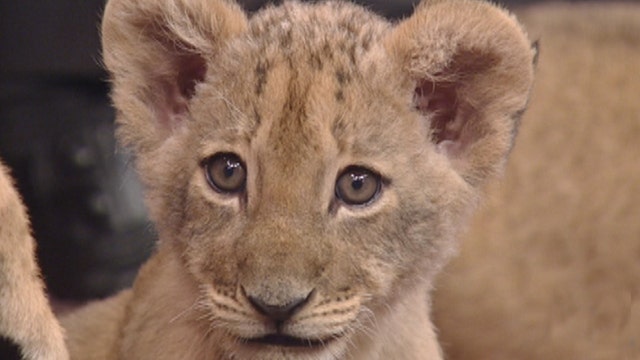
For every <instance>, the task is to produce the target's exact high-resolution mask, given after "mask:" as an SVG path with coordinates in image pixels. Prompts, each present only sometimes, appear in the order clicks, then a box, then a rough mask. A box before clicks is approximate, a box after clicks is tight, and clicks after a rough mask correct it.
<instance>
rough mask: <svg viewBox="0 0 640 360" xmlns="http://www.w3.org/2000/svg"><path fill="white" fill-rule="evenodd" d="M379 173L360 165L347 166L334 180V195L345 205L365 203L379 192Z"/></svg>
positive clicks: (380, 183)
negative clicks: (335, 180)
mask: <svg viewBox="0 0 640 360" xmlns="http://www.w3.org/2000/svg"><path fill="white" fill-rule="evenodd" d="M381 185H382V180H381V179H380V175H378V174H376V173H374V172H373V171H371V170H367V169H365V168H362V167H357V166H351V167H349V168H347V169H346V170H345V171H344V172H343V173H342V174H341V175H340V176H339V177H338V181H337V182H336V196H337V197H338V199H340V200H341V201H343V202H344V203H345V204H347V205H365V204H368V203H370V202H371V201H373V200H374V199H375V198H376V196H377V195H378V194H379V193H380V188H381Z"/></svg>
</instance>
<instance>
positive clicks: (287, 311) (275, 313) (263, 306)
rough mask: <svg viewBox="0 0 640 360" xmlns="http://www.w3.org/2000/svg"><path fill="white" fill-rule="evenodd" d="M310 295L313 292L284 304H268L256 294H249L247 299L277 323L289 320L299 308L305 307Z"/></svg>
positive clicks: (261, 312)
mask: <svg viewBox="0 0 640 360" xmlns="http://www.w3.org/2000/svg"><path fill="white" fill-rule="evenodd" d="M310 297H311V293H310V294H309V295H307V296H306V297H303V298H296V299H293V300H291V301H289V302H287V303H286V304H284V305H273V304H268V303H266V302H265V301H264V300H262V299H260V298H259V297H255V296H247V299H248V300H249V302H250V303H251V305H253V307H254V308H255V309H256V310H257V311H258V312H259V313H260V314H262V315H264V316H266V317H268V318H269V319H271V320H272V321H274V322H276V323H282V322H285V321H287V320H289V319H290V318H291V317H292V316H293V315H294V314H295V313H296V312H298V310H300V309H301V308H302V307H304V305H305V304H306V303H307V302H308V301H309V298H310Z"/></svg>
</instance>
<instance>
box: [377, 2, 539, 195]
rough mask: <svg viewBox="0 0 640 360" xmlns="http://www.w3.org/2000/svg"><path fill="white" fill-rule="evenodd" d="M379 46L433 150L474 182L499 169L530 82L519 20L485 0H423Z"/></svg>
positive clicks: (530, 53)
mask: <svg viewBox="0 0 640 360" xmlns="http://www.w3.org/2000/svg"><path fill="white" fill-rule="evenodd" d="M384 45H385V48H386V49H387V51H388V53H389V54H390V56H391V58H392V61H393V62H394V63H395V64H396V65H397V68H398V69H399V71H400V72H402V77H403V78H404V79H406V80H407V82H408V84H409V87H408V88H409V92H410V93H407V96H411V97H413V99H412V101H413V106H414V107H415V109H416V110H417V111H418V112H420V113H421V115H422V118H423V119H424V121H425V122H426V124H427V126H428V129H429V137H430V139H429V140H430V141H432V143H433V144H434V145H435V146H436V149H437V151H438V152H440V153H442V154H444V155H445V156H447V157H448V158H449V159H450V160H451V164H452V166H453V168H454V169H455V170H456V171H457V172H458V173H459V174H460V175H461V176H462V177H463V178H464V179H465V180H466V181H467V182H469V183H471V184H473V185H478V184H480V183H482V182H483V181H484V180H485V179H486V178H487V177H489V176H491V175H493V174H494V173H496V172H498V171H500V170H501V168H502V166H503V164H504V161H505V159H506V157H507V154H508V152H509V150H510V148H511V146H512V144H513V138H514V136H515V134H516V130H517V126H518V121H519V118H520V116H521V115H522V113H523V111H524V109H525V107H526V104H527V100H528V97H529V91H530V89H531V86H532V82H533V61H534V59H533V58H534V55H535V51H534V50H532V48H531V45H530V42H529V40H528V39H527V36H526V34H525V33H524V31H523V29H522V28H521V27H520V25H519V24H518V23H517V21H516V20H515V19H514V18H513V17H512V16H510V15H509V14H508V13H507V12H505V11H504V10H502V9H499V8H497V7H495V6H493V5H490V4H488V3H484V2H479V1H469V0H466V1H465V0H457V1H456V0H444V1H442V0H437V1H426V2H424V1H423V3H422V4H420V6H419V7H418V8H417V9H416V11H415V13H414V14H413V15H412V16H411V17H410V18H408V19H406V20H405V21H403V22H401V23H400V24H398V25H397V26H396V28H394V29H393V30H392V31H391V32H390V34H389V35H388V37H387V38H386V39H385V43H384Z"/></svg>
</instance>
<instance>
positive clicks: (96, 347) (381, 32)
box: [63, 0, 535, 360]
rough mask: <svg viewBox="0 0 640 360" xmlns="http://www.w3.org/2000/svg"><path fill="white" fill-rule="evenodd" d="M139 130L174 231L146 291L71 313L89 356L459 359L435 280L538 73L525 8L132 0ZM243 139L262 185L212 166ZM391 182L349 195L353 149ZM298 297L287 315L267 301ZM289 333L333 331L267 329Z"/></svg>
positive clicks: (123, 54)
mask: <svg viewBox="0 0 640 360" xmlns="http://www.w3.org/2000/svg"><path fill="white" fill-rule="evenodd" d="M102 30H103V47H104V49H103V50H104V61H105V64H106V66H107V68H108V70H109V71H110V73H111V75H112V80H113V100H114V104H115V106H116V108H117V109H118V123H119V131H118V136H119V138H120V139H121V140H122V142H123V143H124V144H125V145H126V146H128V147H130V148H131V149H132V150H133V152H134V153H135V154H136V165H137V168H138V170H139V173H140V175H141V178H142V180H143V182H144V184H145V186H146V188H147V203H148V206H149V209H150V213H151V217H152V220H153V221H154V222H155V224H156V227H157V230H158V234H159V243H158V248H157V250H156V253H155V255H154V256H153V257H152V258H151V260H149V262H148V263H147V264H145V265H144V267H143V268H142V270H141V271H140V274H139V276H138V278H137V280H136V282H135V284H134V286H133V288H132V289H131V290H127V291H125V292H123V293H122V294H120V295H118V296H117V297H115V298H112V299H108V300H105V301H103V302H99V303H95V304H91V305H89V307H87V308H85V309H82V310H80V311H79V312H78V313H75V314H72V315H70V316H68V317H66V318H64V319H63V325H64V327H65V329H66V331H67V334H68V338H67V339H68V340H67V341H68V346H69V350H70V352H71V356H72V358H75V359H122V358H127V359H136V360H144V359H238V360H241V359H263V360H269V359H282V360H286V359H292V360H329V359H367V360H376V359H391V358H395V359H441V351H440V347H439V345H438V343H437V340H436V336H435V333H434V329H433V326H432V324H431V321H430V292H431V288H432V285H433V279H434V276H435V274H436V273H437V272H438V271H439V269H440V268H441V267H442V266H443V265H444V264H445V263H446V261H447V260H448V259H449V257H450V256H451V255H452V254H453V253H454V252H455V249H456V238H457V237H458V235H459V232H460V229H461V228H463V227H464V224H465V222H466V220H467V219H468V217H469V215H470V213H471V211H472V210H473V208H474V207H475V205H476V202H477V201H478V199H479V197H480V195H481V194H482V192H483V189H484V187H485V185H486V184H487V182H488V181H489V180H490V179H491V178H493V177H494V176H495V175H497V174H498V173H500V171H501V169H502V166H503V164H504V162H505V159H506V156H507V154H508V152H509V151H510V148H511V146H512V143H513V137H514V134H515V132H516V129H517V125H518V121H519V117H520V115H521V114H522V112H523V111H524V108H525V106H526V104H527V100H528V95H529V91H530V88H531V86H532V81H533V57H534V55H535V51H534V50H533V49H531V46H530V43H529V40H528V39H527V37H526V35H525V34H524V32H523V30H522V28H521V27H520V26H519V24H518V23H517V22H516V21H515V19H514V18H513V17H512V16H510V15H509V14H508V13H506V12H505V11H503V10H500V9H498V8H496V7H493V6H491V5H489V4H486V3H483V2H476V1H456V0H452V1H427V2H424V3H423V4H421V5H420V6H419V7H418V8H417V10H416V12H415V14H414V15H413V16H412V17H410V18H408V19H406V20H404V21H402V22H400V23H399V24H397V25H391V24H389V23H387V22H386V21H384V20H382V19H381V18H379V17H377V16H375V15H372V14H370V13H368V12H366V11H364V10H363V9H361V8H359V7H356V6H354V5H351V4H348V3H341V2H327V3H320V4H316V5H305V4H300V3H296V2H290V3H285V4H284V5H282V6H281V7H278V8H269V9H267V10H265V11H263V12H261V13H260V14H258V15H256V16H254V17H252V18H251V19H248V18H247V17H246V16H245V15H244V13H243V12H242V11H241V10H240V9H239V8H238V7H237V5H235V4H234V3H232V2H230V1H224V0H208V1H205V0H192V1H187V0H139V1H125V0H112V1H110V2H109V3H108V4H107V8H106V11H105V15H104V22H103V27H102ZM220 153H234V154H237V155H238V156H239V157H240V158H241V159H242V160H243V162H244V164H245V167H246V169H247V174H248V177H247V180H246V190H244V191H242V192H241V193H238V194H224V193H220V192H218V191H216V190H214V189H213V188H212V187H211V186H210V185H209V184H208V183H207V178H206V176H205V174H204V168H203V164H204V163H206V162H207V160H208V159H210V158H211V157H212V156H213V155H214V154H220ZM353 165H356V166H363V167H366V168H369V169H372V170H374V171H375V172H377V173H379V174H380V175H381V176H382V178H383V179H384V181H383V185H382V190H381V192H380V194H379V195H378V197H377V198H375V199H374V200H373V201H372V202H370V203H368V204H366V205H361V206H349V205H347V204H346V203H344V202H341V201H340V200H338V199H337V198H336V191H335V186H336V179H337V177H338V176H339V175H340V174H341V172H342V171H343V170H344V169H346V168H348V167H349V166H353ZM256 298H258V299H260V300H261V301H263V302H264V303H267V304H269V305H272V306H285V305H287V304H290V303H291V302H292V301H293V300H295V299H301V298H304V299H306V300H305V302H304V304H303V305H304V306H302V307H300V308H299V309H298V310H297V311H296V312H295V314H294V315H293V316H292V317H291V318H289V319H287V320H285V321H282V322H280V323H279V324H278V325H276V324H277V323H276V322H273V321H270V320H268V319H267V317H266V316H264V315H263V314H261V312H260V311H258V310H257V308H256V306H255V300H254V299H256ZM276 332H278V334H279V335H278V336H280V338H282V336H284V335H286V336H288V337H289V338H287V339H291V337H295V338H298V339H304V340H305V341H308V342H309V343H312V342H313V343H315V344H316V345H314V346H309V347H305V346H295V347H287V346H278V345H275V344H273V343H272V344H269V345H267V344H261V343H254V342H252V341H249V339H258V338H261V337H263V336H267V335H270V336H271V335H273V334H275V333H276Z"/></svg>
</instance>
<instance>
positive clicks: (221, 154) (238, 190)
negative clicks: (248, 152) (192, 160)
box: [200, 152, 247, 195]
mask: <svg viewBox="0 0 640 360" xmlns="http://www.w3.org/2000/svg"><path fill="white" fill-rule="evenodd" d="M224 157H229V158H233V159H234V160H235V161H237V162H238V163H239V164H240V166H241V167H242V169H243V171H244V179H243V181H242V184H241V185H239V186H238V187H237V188H234V189H224V188H221V187H220V186H219V185H218V184H216V182H215V181H214V180H213V179H212V178H211V171H209V170H210V169H209V167H210V166H211V165H212V164H213V162H214V161H215V160H217V159H220V158H224ZM200 166H201V167H202V169H203V171H204V175H205V179H206V180H207V184H209V187H211V188H212V189H213V190H215V191H216V192H218V193H220V194H225V195H236V194H240V193H243V192H244V191H245V189H246V186H247V166H246V165H245V163H244V161H243V160H242V158H241V157H240V156H239V155H237V154H235V153H233V152H218V153H215V154H213V155H211V156H209V157H207V158H205V159H204V160H202V161H201V164H200Z"/></svg>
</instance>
